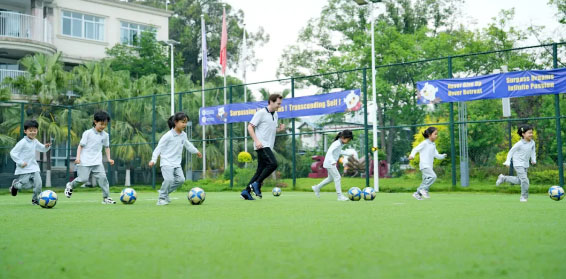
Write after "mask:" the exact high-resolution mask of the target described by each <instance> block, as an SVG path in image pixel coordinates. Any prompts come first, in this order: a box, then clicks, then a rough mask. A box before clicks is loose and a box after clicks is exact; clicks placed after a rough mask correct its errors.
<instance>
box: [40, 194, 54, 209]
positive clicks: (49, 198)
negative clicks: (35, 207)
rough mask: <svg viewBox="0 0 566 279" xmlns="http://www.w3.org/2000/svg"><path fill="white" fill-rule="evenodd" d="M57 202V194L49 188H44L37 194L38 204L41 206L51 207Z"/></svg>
mask: <svg viewBox="0 0 566 279" xmlns="http://www.w3.org/2000/svg"><path fill="white" fill-rule="evenodd" d="M56 204H57V194H56V193H55V192H53V191H51V190H45V191H43V192H41V194H39V205H40V206H41V207H43V208H52V207H54V206H55V205H56Z"/></svg>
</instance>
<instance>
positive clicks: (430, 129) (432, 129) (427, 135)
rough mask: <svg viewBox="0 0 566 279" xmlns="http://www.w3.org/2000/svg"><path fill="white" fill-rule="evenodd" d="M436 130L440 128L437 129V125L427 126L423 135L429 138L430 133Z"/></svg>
mask: <svg viewBox="0 0 566 279" xmlns="http://www.w3.org/2000/svg"><path fill="white" fill-rule="evenodd" d="M436 130H438V129H436V127H428V128H426V130H425V131H424V132H423V137H424V138H425V139H428V137H429V136H430V135H432V133H434V131H436Z"/></svg>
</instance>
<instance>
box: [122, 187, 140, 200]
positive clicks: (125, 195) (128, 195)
mask: <svg viewBox="0 0 566 279" xmlns="http://www.w3.org/2000/svg"><path fill="white" fill-rule="evenodd" d="M137 199H138V193H136V190H134V189H132V188H125V189H124V190H122V193H120V201H121V202H122V203H124V204H133V203H135V202H136V200H137Z"/></svg>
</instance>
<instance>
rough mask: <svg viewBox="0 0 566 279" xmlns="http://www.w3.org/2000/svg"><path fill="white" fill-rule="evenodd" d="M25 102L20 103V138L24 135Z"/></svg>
mask: <svg viewBox="0 0 566 279" xmlns="http://www.w3.org/2000/svg"><path fill="white" fill-rule="evenodd" d="M24 109H25V107H24V104H23V103H22V104H20V138H19V139H18V140H20V139H22V138H23V137H24Z"/></svg>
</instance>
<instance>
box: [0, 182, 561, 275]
mask: <svg viewBox="0 0 566 279" xmlns="http://www.w3.org/2000/svg"><path fill="white" fill-rule="evenodd" d="M331 186H333V185H329V186H327V187H328V188H330V187H331ZM332 188H333V187H332ZM265 190H266V191H267V189H265ZM58 195H59V202H58V204H57V205H56V206H55V208H53V209H42V208H39V207H38V206H32V205H31V204H30V200H31V194H29V193H20V194H19V195H18V196H17V197H12V196H9V195H2V196H0V278H564V276H565V274H566V265H565V264H564V256H565V255H566V244H565V241H564V235H565V232H566V200H563V201H560V202H555V201H552V200H550V199H549V198H548V196H546V195H541V194H535V195H531V197H530V198H529V201H528V202H527V203H520V202H519V195H518V194H501V193H461V192H459V193H447V192H441V193H438V192H432V193H431V196H432V198H431V199H430V200H424V201H417V200H415V199H414V198H412V197H411V194H410V193H378V194H377V198H376V200H374V201H371V202H367V201H359V202H350V201H348V202H338V201H336V194H335V193H330V192H323V193H322V197H321V198H320V199H317V198H315V196H314V194H312V193H308V192H291V191H289V190H286V189H284V190H283V194H282V195H281V197H277V198H276V197H273V196H271V194H270V193H269V192H267V193H265V197H264V199H263V200H258V201H243V200H241V199H239V198H238V193H235V192H208V193H207V198H206V201H205V202H204V204H202V205H199V206H191V205H189V203H188V202H187V200H186V191H184V190H183V191H179V192H176V193H173V194H172V203H171V204H170V205H167V206H156V205H155V202H156V198H157V193H156V192H153V191H139V192H138V201H137V202H136V203H135V204H133V205H123V204H116V205H102V204H100V202H101V193H100V192H99V191H98V192H86V191H81V190H80V189H77V191H75V193H74V194H73V197H72V198H71V199H67V198H65V197H64V195H63V193H61V192H60V191H59V192H58ZM112 197H113V198H114V199H115V200H118V194H116V193H113V194H112Z"/></svg>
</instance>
